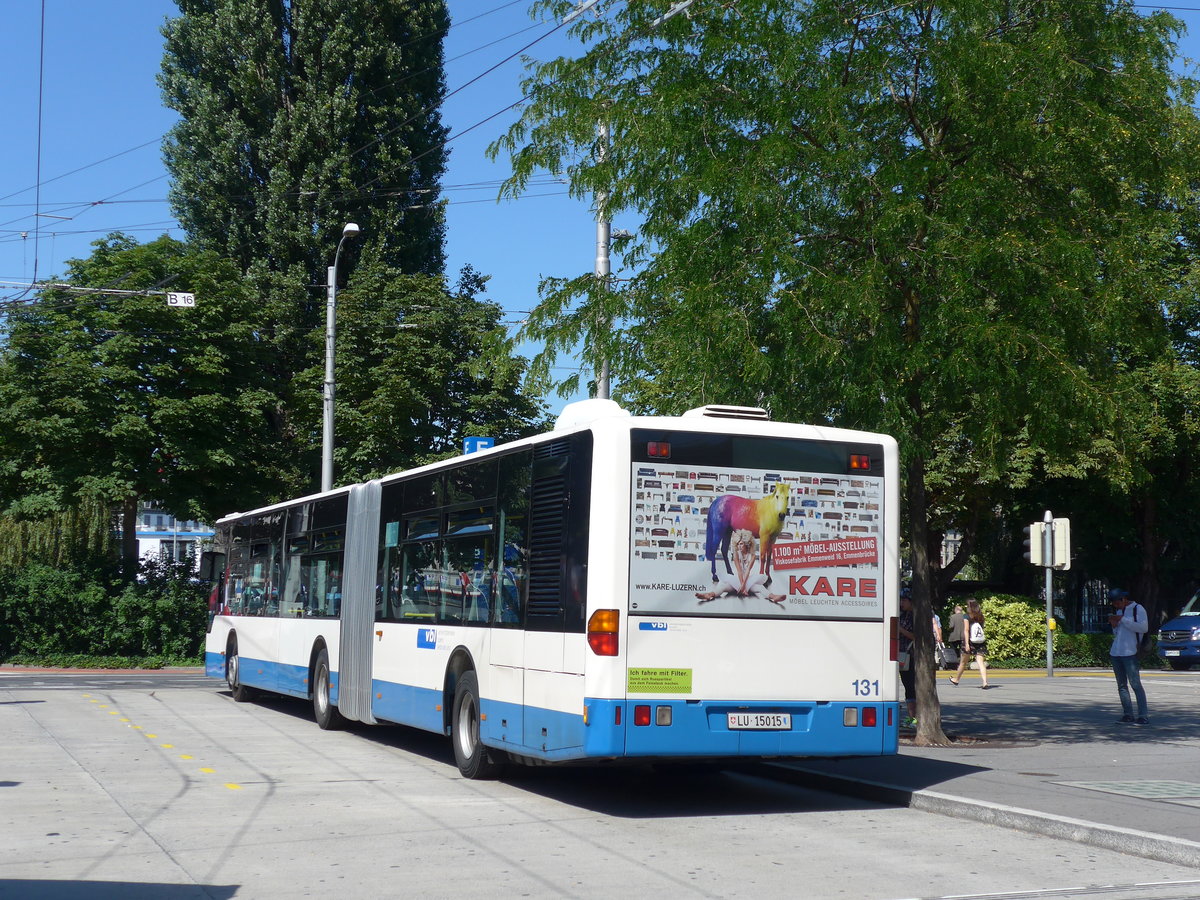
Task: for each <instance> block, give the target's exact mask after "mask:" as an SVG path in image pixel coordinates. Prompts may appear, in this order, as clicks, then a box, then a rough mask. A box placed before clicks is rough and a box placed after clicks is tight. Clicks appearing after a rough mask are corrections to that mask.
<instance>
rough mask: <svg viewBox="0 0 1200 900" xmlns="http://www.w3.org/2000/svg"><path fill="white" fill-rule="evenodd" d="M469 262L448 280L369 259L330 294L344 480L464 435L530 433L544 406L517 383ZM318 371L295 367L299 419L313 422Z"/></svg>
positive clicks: (440, 448) (519, 370)
mask: <svg viewBox="0 0 1200 900" xmlns="http://www.w3.org/2000/svg"><path fill="white" fill-rule="evenodd" d="M485 284H486V279H485V278H482V277H480V276H479V275H478V274H477V273H475V272H474V270H472V269H471V268H470V267H467V269H465V270H464V272H463V273H462V276H461V278H460V280H459V283H458V284H457V285H456V286H455V287H454V288H453V289H451V288H450V287H449V286H448V285H447V284H446V282H445V279H443V278H441V277H435V276H430V275H405V274H403V273H401V272H399V271H397V270H395V269H392V268H390V267H388V266H384V265H382V264H369V263H368V264H365V265H364V266H363V267H362V268H360V270H359V271H358V272H357V274H356V278H355V281H354V285H353V287H351V288H347V289H346V290H344V291H341V292H339V293H338V301H337V302H338V308H337V318H338V321H337V365H338V373H339V374H338V376H337V402H336V405H335V410H334V421H335V435H336V441H335V446H334V459H335V469H336V471H337V472H338V477H339V479H340V480H341V481H343V482H347V481H356V480H363V479H367V478H372V477H376V476H379V475H382V474H385V473H388V472H394V471H398V470H400V469H403V468H408V467H412V466H418V465H424V464H425V463H428V462H433V461H434V460H437V459H444V458H445V457H447V456H451V455H454V454H456V453H461V452H462V439H463V438H464V437H467V436H471V435H479V436H485V437H493V438H496V439H497V442H503V441H505V440H513V439H515V438H517V437H521V436H523V435H525V434H528V433H530V431H531V429H534V427H535V426H534V422H535V421H536V420H538V419H539V417H540V416H541V415H542V412H543V410H542V405H541V404H540V403H539V402H537V401H535V400H534V399H532V398H531V397H529V396H527V395H526V394H525V393H524V391H523V389H522V379H523V375H524V372H525V361H524V360H523V359H522V358H520V357H518V356H515V355H514V354H513V346H512V340H511V339H510V338H509V337H508V334H507V331H506V330H505V328H504V325H503V323H502V321H501V318H502V315H503V311H502V310H501V308H500V307H499V306H498V305H497V304H495V303H492V302H490V301H487V300H485V299H482V298H481V297H479V296H477V295H478V294H479V293H481V292H482V291H484V290H485ZM323 375H324V372H323V369H322V368H321V367H313V368H311V369H309V370H308V371H307V372H305V373H303V374H302V376H301V378H300V381H301V385H302V388H301V391H300V394H299V397H298V400H299V407H298V409H299V410H300V411H301V412H300V413H299V415H300V416H301V417H302V419H303V421H304V423H305V427H308V428H310V429H313V430H314V432H315V431H316V430H319V428H320V419H319V417H318V414H319V413H320V410H321V403H320V398H321V387H322V378H323Z"/></svg>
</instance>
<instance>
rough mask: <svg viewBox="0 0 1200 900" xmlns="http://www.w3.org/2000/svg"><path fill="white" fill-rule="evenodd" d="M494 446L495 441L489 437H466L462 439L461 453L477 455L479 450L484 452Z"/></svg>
mask: <svg viewBox="0 0 1200 900" xmlns="http://www.w3.org/2000/svg"><path fill="white" fill-rule="evenodd" d="M495 446H496V439H495V438H490V437H466V438H463V453H478V452H479V451H480V450H486V449H488V448H489V447H495Z"/></svg>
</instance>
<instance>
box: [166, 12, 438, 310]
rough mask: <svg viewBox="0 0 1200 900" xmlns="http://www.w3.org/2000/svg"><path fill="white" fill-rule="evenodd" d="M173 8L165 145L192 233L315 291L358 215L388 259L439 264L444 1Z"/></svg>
mask: <svg viewBox="0 0 1200 900" xmlns="http://www.w3.org/2000/svg"><path fill="white" fill-rule="evenodd" d="M177 5H178V6H179V10H180V13H181V15H180V16H178V17H177V18H174V19H170V20H168V22H167V24H166V26H165V27H164V29H163V34H164V35H165V37H166V51H165V54H164V57H163V71H162V75H161V77H160V83H161V85H162V89H163V96H164V99H165V102H166V104H167V106H169V107H170V108H171V109H174V110H176V111H177V112H179V114H180V117H181V118H180V121H179V123H178V124H177V125H176V126H175V127H174V128H172V129H171V131H170V133H169V134H168V135H167V138H166V140H165V142H164V150H165V155H166V162H167V169H168V171H169V172H170V173H171V176H172V178H173V184H172V187H171V203H172V207H173V208H174V210H175V214H176V216H178V218H179V222H180V224H182V225H183V227H184V228H185V229H186V231H187V233H188V235H189V237H190V238H191V239H193V240H195V241H197V242H198V243H199V244H200V245H201V246H203V247H205V248H208V249H212V250H216V251H218V252H219V253H221V254H222V255H224V256H228V257H229V258H230V259H234V260H237V261H238V262H239V263H240V264H241V266H242V268H243V269H244V270H247V271H248V270H250V269H252V268H254V267H255V266H259V267H263V268H264V269H265V270H266V271H269V272H274V273H283V272H287V271H289V269H291V268H292V267H298V268H299V270H300V271H301V272H302V273H303V276H304V277H306V278H308V279H310V280H309V281H307V282H303V283H304V284H306V285H309V284H318V285H320V284H324V281H325V279H324V273H325V267H326V265H328V263H329V261H330V260H329V259H327V257H328V256H329V255H330V254H331V253H332V249H333V247H334V246H335V245H336V243H337V240H338V238H339V237H340V236H341V230H342V226H343V224H345V223H346V222H347V221H354V222H357V223H358V224H359V225H361V226H362V228H363V232H364V242H365V245H366V246H369V247H371V248H372V249H373V251H374V253H375V255H376V256H377V257H378V258H380V259H382V260H384V261H385V262H386V263H387V264H388V265H393V266H397V267H399V268H400V269H401V270H403V271H405V272H427V273H434V274H436V273H439V272H441V271H442V268H443V265H444V250H443V240H444V224H443V218H442V215H441V212H440V210H439V208H438V205H437V199H438V192H439V180H440V178H441V176H442V173H443V171H444V169H445V165H446V150H445V149H444V147H443V143H444V141H445V139H446V129H445V128H444V127H443V126H442V124H441V119H440V113H439V105H440V103H441V98H442V94H443V93H444V91H445V76H444V72H443V67H442V37H443V35H444V33H445V31H446V29H447V27H448V25H449V20H448V17H447V13H446V9H445V3H444V2H443V0H375V2H368V0H310V2H305V3H296V2H292V0H177ZM289 299H290V300H291V302H292V303H293V306H294V307H295V308H296V309H300V308H302V307H303V302H302V301H303V300H304V299H306V298H305V297H304V296H303V295H301V296H300V297H299V298H297V297H295V296H293V297H291V298H289ZM297 300H300V301H301V302H300V303H297V302H296V301H297ZM309 312H311V309H310V310H309ZM289 318H290V317H289ZM284 320H285V321H286V320H288V319H286V318H285V319H284ZM314 321H315V320H314ZM310 324H312V323H311V322H310Z"/></svg>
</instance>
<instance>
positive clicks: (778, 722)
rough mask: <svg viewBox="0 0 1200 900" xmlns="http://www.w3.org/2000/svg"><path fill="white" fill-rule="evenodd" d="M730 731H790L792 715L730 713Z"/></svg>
mask: <svg viewBox="0 0 1200 900" xmlns="http://www.w3.org/2000/svg"><path fill="white" fill-rule="evenodd" d="M728 715H729V730H730V731H789V730H791V727H792V715H791V713H740V712H736V713H732V712H731V713H728Z"/></svg>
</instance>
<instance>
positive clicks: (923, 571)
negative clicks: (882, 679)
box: [907, 455, 948, 747]
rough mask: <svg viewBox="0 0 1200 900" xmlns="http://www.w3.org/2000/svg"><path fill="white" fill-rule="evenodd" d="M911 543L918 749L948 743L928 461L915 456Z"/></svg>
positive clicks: (910, 473)
mask: <svg viewBox="0 0 1200 900" xmlns="http://www.w3.org/2000/svg"><path fill="white" fill-rule="evenodd" d="M907 476H908V477H907V495H908V527H909V531H908V543H909V548H910V549H911V551H912V570H913V583H912V598H913V638H914V640H913V661H912V665H914V666H916V671H915V674H916V691H917V736H916V739H915V743H916V744H917V745H918V746H922V747H927V746H931V745H938V744H946V743H948V741H947V739H946V735H945V732H943V731H942V704H941V701H939V700H938V695H937V669H936V659H935V656H934V640H933V606H932V605H931V597H932V593H933V590H932V589H933V568H934V567H933V565H932V562H931V560H930V557H929V553H930V551H929V522H928V518H927V514H928V503H927V501H926V496H925V459H924V458H923V457H921V456H919V455H915V456H914V457H913V458H912V460H911V461H910V462H909V464H908V472H907Z"/></svg>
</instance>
